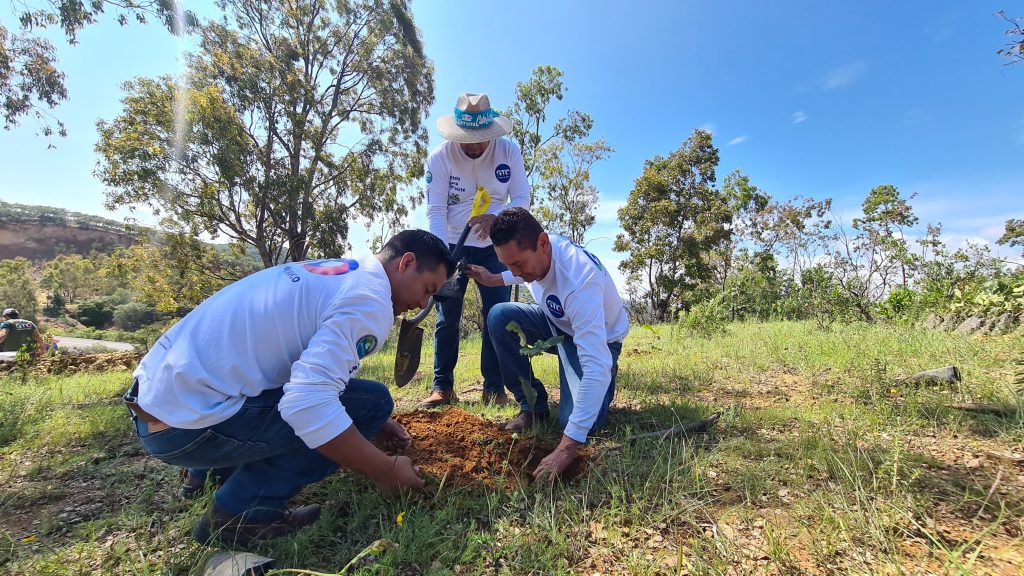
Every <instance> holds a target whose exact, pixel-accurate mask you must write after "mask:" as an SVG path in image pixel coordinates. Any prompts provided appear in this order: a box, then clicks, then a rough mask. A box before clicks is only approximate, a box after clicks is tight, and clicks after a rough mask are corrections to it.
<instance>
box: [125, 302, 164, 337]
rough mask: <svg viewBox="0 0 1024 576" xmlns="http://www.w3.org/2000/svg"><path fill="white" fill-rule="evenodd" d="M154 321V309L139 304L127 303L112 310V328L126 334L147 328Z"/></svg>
mask: <svg viewBox="0 0 1024 576" xmlns="http://www.w3.org/2000/svg"><path fill="white" fill-rule="evenodd" d="M156 319H157V314H156V309H155V308H153V307H152V306H149V305H148V304H143V303H141V302H129V303H127V304H122V305H120V306H118V307H117V308H115V309H114V326H115V327H117V328H118V329H120V330H125V331H128V332H135V331H136V330H138V329H139V328H142V327H143V326H148V325H150V324H152V323H153V322H156Z"/></svg>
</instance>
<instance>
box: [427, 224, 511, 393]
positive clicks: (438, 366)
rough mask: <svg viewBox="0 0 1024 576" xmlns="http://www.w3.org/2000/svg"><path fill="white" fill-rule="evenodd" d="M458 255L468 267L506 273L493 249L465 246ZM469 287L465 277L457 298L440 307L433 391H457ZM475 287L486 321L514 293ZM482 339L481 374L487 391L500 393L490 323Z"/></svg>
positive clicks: (506, 290)
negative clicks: (457, 369)
mask: <svg viewBox="0 0 1024 576" xmlns="http://www.w3.org/2000/svg"><path fill="white" fill-rule="evenodd" d="M449 248H450V249H451V250H454V249H455V245H454V244H450V245H449ZM459 256H460V259H465V260H466V262H467V263H469V264H476V265H477V266H483V267H484V268H487V270H488V271H490V272H494V273H496V274H497V273H501V272H504V271H505V270H507V268H505V266H504V265H503V264H502V263H501V262H500V261H499V260H498V255H497V254H495V253H494V246H485V247H483V248H477V247H474V246H463V247H462V252H461V253H460V254H459ZM468 285H469V277H468V276H466V275H465V274H463V275H462V276H461V277H460V278H459V280H458V284H457V286H458V296H457V297H452V298H449V299H448V300H446V301H444V302H441V303H439V304H438V305H437V325H436V326H435V328H434V390H452V389H453V388H455V364H456V362H458V359H459V323H460V322H461V320H462V303H463V298H464V297H465V295H466V288H467V287H468ZM476 287H477V289H478V290H479V291H480V301H481V304H482V305H481V307H480V313H481V314H483V317H484V318H487V315H488V313H490V311H491V308H493V307H494V306H495V305H497V304H501V303H503V302H508V300H509V296H510V294H511V289H510V288H509V287H508V286H492V287H488V286H481V285H480V284H477V285H476ZM481 337H482V346H481V348H482V349H481V352H480V373H481V374H482V375H483V377H484V392H501V391H502V387H501V372H500V371H499V370H498V358H497V356H496V355H495V353H494V345H493V344H491V338H490V335H489V334H488V329H487V322H484V330H483V334H482V335H481Z"/></svg>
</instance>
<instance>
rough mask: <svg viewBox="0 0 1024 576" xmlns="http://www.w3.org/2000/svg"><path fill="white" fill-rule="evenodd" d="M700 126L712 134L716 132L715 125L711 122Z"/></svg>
mask: <svg viewBox="0 0 1024 576" xmlns="http://www.w3.org/2000/svg"><path fill="white" fill-rule="evenodd" d="M699 128H700V129H701V130H703V131H705V132H709V133H710V134H711V135H712V136H713V135H714V134H715V125H714V124H712V123H711V122H705V123H704V124H701V125H700V126H699Z"/></svg>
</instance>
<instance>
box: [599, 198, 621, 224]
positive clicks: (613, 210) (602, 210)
mask: <svg viewBox="0 0 1024 576" xmlns="http://www.w3.org/2000/svg"><path fill="white" fill-rule="evenodd" d="M625 205H626V201H625V200H605V199H601V202H600V203H599V204H598V205H597V213H596V214H595V217H596V218H595V222H596V223H597V224H602V223H608V222H611V223H614V224H616V225H618V222H619V208H622V207H623V206H625Z"/></svg>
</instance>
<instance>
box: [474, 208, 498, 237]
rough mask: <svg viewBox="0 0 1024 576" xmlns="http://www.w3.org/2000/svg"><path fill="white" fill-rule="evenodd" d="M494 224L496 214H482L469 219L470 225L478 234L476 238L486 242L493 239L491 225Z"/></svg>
mask: <svg viewBox="0 0 1024 576" xmlns="http://www.w3.org/2000/svg"><path fill="white" fill-rule="evenodd" d="M492 224H494V214H481V215H479V216H474V217H472V218H470V219H469V225H470V226H472V227H473V231H474V232H476V237H477V238H479V239H481V240H486V239H488V238H490V237H491V225H492Z"/></svg>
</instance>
